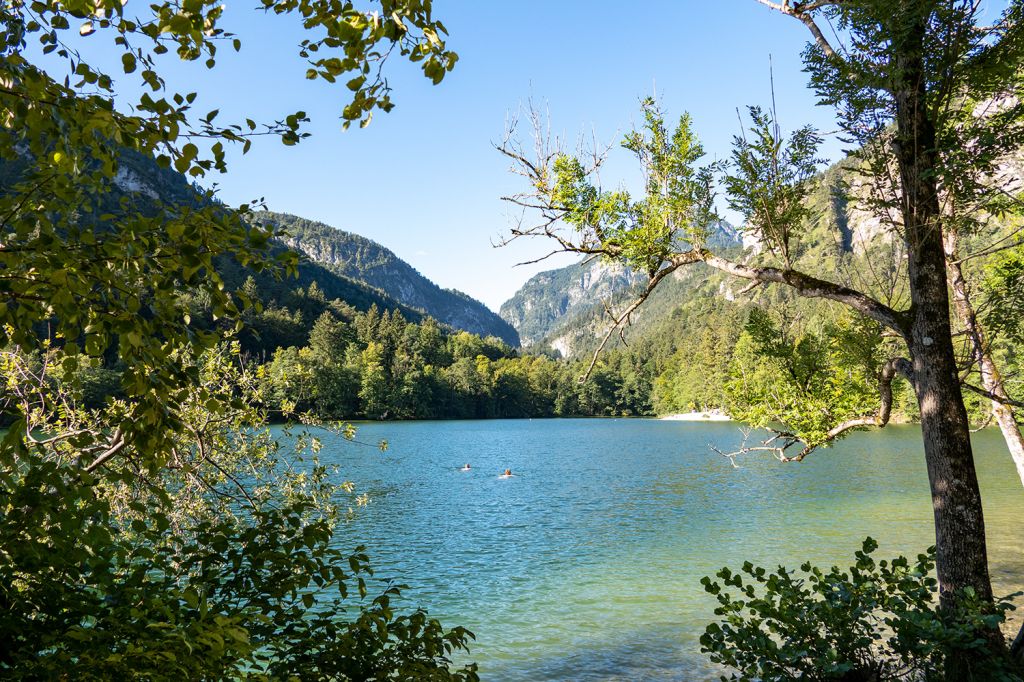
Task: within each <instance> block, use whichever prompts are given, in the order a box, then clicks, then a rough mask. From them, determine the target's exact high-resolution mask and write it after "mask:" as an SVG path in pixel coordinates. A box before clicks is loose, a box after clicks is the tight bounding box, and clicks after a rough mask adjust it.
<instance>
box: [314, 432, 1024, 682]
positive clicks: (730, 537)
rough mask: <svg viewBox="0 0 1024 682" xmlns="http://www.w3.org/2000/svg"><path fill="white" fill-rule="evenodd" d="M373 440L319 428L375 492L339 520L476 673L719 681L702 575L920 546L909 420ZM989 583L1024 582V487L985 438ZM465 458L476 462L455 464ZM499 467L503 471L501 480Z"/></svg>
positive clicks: (920, 482) (979, 444)
mask: <svg viewBox="0 0 1024 682" xmlns="http://www.w3.org/2000/svg"><path fill="white" fill-rule="evenodd" d="M358 437H359V439H360V440H362V441H370V442H372V441H375V440H377V439H381V438H383V439H387V440H388V441H389V443H390V449H389V450H388V451H387V452H385V453H377V452H375V451H373V450H371V449H370V448H363V447H359V446H356V445H353V444H351V443H346V442H344V441H343V440H341V439H340V438H337V439H335V438H334V437H330V436H328V437H325V438H324V444H325V448H324V452H323V453H322V455H321V456H322V458H323V459H324V460H326V461H329V462H333V463H337V464H339V465H340V466H341V468H342V473H343V475H344V477H345V478H347V479H350V480H352V481H353V482H355V484H356V486H357V491H358V492H361V493H368V494H369V496H370V503H369V504H368V505H367V506H366V507H363V508H360V509H358V510H357V511H356V514H355V517H354V518H353V520H352V521H350V522H349V523H347V524H346V525H345V526H344V527H343V528H342V529H341V531H340V532H339V535H338V538H337V541H338V543H339V546H340V547H342V548H345V549H351V548H352V547H354V546H355V545H357V544H365V545H366V546H367V547H368V549H369V553H370V559H371V562H372V564H373V565H374V567H375V569H376V571H377V574H376V577H378V578H393V579H395V580H396V581H398V582H401V583H405V584H408V585H409V586H410V589H409V590H408V591H407V592H406V593H405V596H404V598H403V603H404V606H405V608H406V609H411V608H412V607H415V606H424V607H426V608H427V609H428V610H429V611H430V613H431V615H432V616H435V617H438V618H440V619H442V622H443V623H445V624H446V625H448V626H452V625H456V624H458V625H463V626H465V627H467V628H469V629H470V630H472V631H473V632H474V633H475V634H476V636H477V640H476V643H475V645H474V646H473V649H472V654H471V656H470V657H469V659H470V660H474V661H476V662H478V663H479V664H480V672H481V676H482V679H484V680H496V681H502V682H504V681H506V680H507V681H510V682H517V681H526V680H530V681H534V680H538V681H539V680H581V681H597V680H601V681H610V680H705V679H715V672H714V671H713V670H712V668H711V667H710V665H709V664H708V662H707V661H706V659H705V657H704V656H703V655H702V654H701V653H700V646H699V644H698V638H699V637H700V634H701V633H702V632H703V629H704V626H705V625H706V624H707V623H708V622H709V621H710V620H711V619H712V617H713V614H712V609H713V608H714V602H713V599H712V598H711V597H709V596H708V595H706V594H705V593H704V592H703V590H702V588H701V585H700V578H701V577H702V576H704V575H710V574H713V573H714V572H715V571H716V570H718V569H719V568H720V567H722V566H725V565H728V566H731V567H739V566H740V565H741V564H742V563H743V561H745V560H748V559H749V560H751V561H754V562H755V563H761V564H762V565H766V566H775V565H778V564H780V563H781V564H785V565H788V566H790V567H794V568H795V567H796V566H797V565H799V564H800V563H801V562H803V561H805V560H811V561H813V562H817V563H821V564H828V565H832V564H833V563H839V564H840V565H844V566H845V565H849V564H850V563H852V556H853V552H854V551H855V550H856V549H858V548H859V546H860V543H861V541H862V540H863V538H864V537H865V536H867V535H871V536H873V537H875V538H876V539H878V540H879V542H880V544H881V548H880V550H879V552H878V553H877V554H876V556H878V557H886V556H891V555H895V554H897V553H908V554H916V553H918V552H919V551H921V550H923V549H924V548H925V547H927V546H928V545H930V544H932V542H933V541H934V538H933V535H932V533H933V531H932V512H931V503H930V497H929V493H928V484H927V478H926V474H925V466H924V460H923V454H922V451H921V441H920V433H919V431H918V430H917V428H916V427H911V426H902V427H889V428H888V429H885V430H884V431H878V432H868V433H860V434H855V435H853V436H851V437H850V438H848V439H847V440H845V441H843V442H842V443H840V444H839V445H837V446H836V447H834V448H831V449H828V450H822V451H819V452H817V453H815V454H814V455H812V456H811V457H809V458H808V459H807V460H806V461H804V462H803V463H800V464H786V465H783V464H780V463H779V462H777V461H776V460H773V459H771V458H769V457H766V456H754V455H752V456H748V457H747V458H746V459H742V460H740V462H739V463H740V465H741V466H740V468H738V469H736V468H733V467H732V466H731V465H730V463H729V461H728V460H727V459H725V458H723V457H722V456H720V455H717V454H715V453H714V452H713V451H712V450H711V449H710V448H709V444H714V445H716V446H718V447H720V448H722V449H729V448H735V447H736V446H738V445H739V443H740V441H741V434H740V433H739V431H738V429H737V426H736V425H735V424H729V423H719V424H708V423H687V422H670V421H658V420H650V419H578V420H576V419H566V420H515V421H513V420H509V421H464V422H404V423H373V424H362V425H360V426H359V434H358ZM975 447H976V450H977V460H978V466H979V472H980V476H981V481H982V493H983V496H984V499H985V513H986V522H987V524H988V535H989V551H990V559H991V565H992V572H993V580H994V582H995V586H996V589H997V592H999V593H1001V594H1002V593H1009V592H1012V591H1015V590H1017V589H1020V588H1021V587H1022V586H1024V531H1022V529H1021V524H1020V510H1021V509H1022V503H1024V488H1022V487H1021V484H1020V480H1019V479H1018V478H1017V475H1016V473H1015V471H1014V468H1013V465H1012V463H1011V462H1010V459H1009V455H1008V454H1006V451H1005V449H1004V446H1003V443H1002V441H1001V438H1000V435H999V432H998V431H997V430H994V429H988V430H986V431H985V432H983V433H980V434H977V435H976V437H975ZM467 462H469V463H470V464H471V465H472V471H470V472H461V471H459V470H458V469H459V467H461V466H462V465H464V464H465V463H467ZM509 467H510V468H511V469H512V470H513V472H514V474H515V476H514V477H513V478H511V479H501V478H499V477H498V475H499V474H500V473H501V471H503V470H504V469H505V468H509Z"/></svg>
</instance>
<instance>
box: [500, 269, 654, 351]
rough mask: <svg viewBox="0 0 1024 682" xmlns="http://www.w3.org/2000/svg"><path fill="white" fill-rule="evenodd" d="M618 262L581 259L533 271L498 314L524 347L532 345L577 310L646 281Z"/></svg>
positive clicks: (587, 307)
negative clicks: (516, 333) (561, 265)
mask: <svg viewBox="0 0 1024 682" xmlns="http://www.w3.org/2000/svg"><path fill="white" fill-rule="evenodd" d="M646 279H647V277H646V275H640V274H637V273H635V272H633V271H631V270H630V269H629V268H626V267H624V266H622V265H618V264H612V263H607V262H603V261H601V260H599V259H598V260H591V261H583V262H581V263H577V264H575V265H570V266H567V267H564V268H560V269H558V270H549V271H547V272H542V273H540V274H538V275H534V276H533V277H532V278H531V279H530V280H529V281H528V282H527V283H526V284H524V285H523V287H522V288H521V289H520V290H519V291H518V292H516V295H515V296H513V297H512V298H511V299H509V300H508V301H506V302H505V303H504V304H502V306H501V310H500V314H501V317H502V318H503V319H504V320H505V321H506V322H508V323H509V324H511V325H512V326H513V327H515V328H516V330H517V331H518V332H519V338H520V339H521V341H522V343H523V346H524V347H529V346H531V345H535V344H537V343H539V342H540V341H541V340H543V339H544V338H545V337H547V336H549V335H551V334H552V333H553V332H555V331H557V329H558V328H560V327H562V326H564V325H565V324H566V323H567V322H568V321H570V320H571V319H573V318H575V317H576V316H577V315H579V314H580V313H583V312H586V311H589V310H590V309H592V308H594V307H595V306H600V304H601V301H602V300H606V299H608V298H610V297H611V296H613V295H615V294H617V293H618V292H621V291H626V290H629V289H631V288H633V287H634V286H636V285H637V284H639V283H642V282H644V281H646Z"/></svg>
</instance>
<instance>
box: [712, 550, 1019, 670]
mask: <svg viewBox="0 0 1024 682" xmlns="http://www.w3.org/2000/svg"><path fill="white" fill-rule="evenodd" d="M877 548H878V544H877V543H876V542H875V541H874V540H873V539H871V538H867V539H866V540H864V544H863V547H862V549H861V550H860V551H858V552H856V554H855V557H856V563H855V564H854V565H853V566H851V567H850V568H849V569H846V570H842V569H840V568H839V567H835V566H834V567H832V568H831V569H830V570H827V571H825V570H822V569H821V568H818V567H816V566H812V565H811V564H810V563H805V564H803V565H802V566H801V567H800V572H799V573H797V572H794V571H790V570H787V569H786V568H784V567H781V566H780V567H779V568H778V569H777V570H775V571H773V572H769V571H767V570H765V569H764V568H761V567H757V566H754V565H752V564H751V563H750V562H747V563H745V564H744V565H743V569H742V570H741V571H740V572H735V571H732V570H730V569H728V568H723V569H722V570H721V571H719V572H718V573H717V574H716V577H717V578H718V580H714V579H712V578H709V577H705V578H703V579H702V580H701V583H702V584H703V585H704V589H705V590H706V591H707V592H709V593H710V594H712V595H714V596H715V597H716V599H717V600H718V604H719V605H718V607H717V608H716V609H715V615H716V616H718V617H719V618H720V620H718V621H717V622H714V623H711V624H710V625H708V627H707V629H706V630H705V632H704V634H703V635H702V636H701V640H700V641H701V650H702V651H703V652H704V653H707V654H709V655H710V658H711V660H712V661H713V662H715V663H718V664H722V665H723V666H725V667H727V668H730V669H732V670H734V671H735V672H734V673H733V674H732V676H731V677H729V678H726V677H722V679H723V680H727V679H732V680H744V681H746V680H761V681H762V682H772V681H778V682H782V681H783V680H795V679H800V680H843V681H845V682H855V681H864V682H868V681H881V680H933V679H944V677H943V676H944V675H945V673H946V671H945V663H946V661H947V659H948V658H949V657H950V656H951V655H952V654H955V653H958V652H964V651H976V652H982V654H983V655H982V656H980V657H978V658H972V660H974V661H978V662H979V666H978V667H975V668H974V669H973V671H972V673H973V676H972V678H971V679H973V680H977V681H979V682H980V681H982V680H985V681H996V680H1002V681H1004V682H1013V681H1017V682H1019V681H1020V680H1022V679H1024V677H1022V671H1021V670H1020V669H1018V668H1015V664H1014V663H1012V662H1011V661H1010V660H1009V659H1008V658H999V657H993V656H991V655H990V654H988V653H986V651H987V646H988V640H987V639H986V632H988V631H990V629H991V628H998V627H999V626H1000V625H1001V624H1002V623H1003V622H1004V621H1005V619H1006V613H1007V611H1009V610H1011V609H1013V605H1012V604H1011V602H1010V600H1011V599H1012V598H1013V597H1015V596H1017V595H1012V596H1011V597H1008V598H1005V599H1002V600H997V602H996V603H995V605H994V606H993V605H991V604H986V603H985V602H984V601H982V600H981V599H978V598H977V596H976V595H974V594H973V593H972V592H971V591H970V590H968V591H966V592H965V593H964V594H963V595H962V598H961V599H958V600H957V602H956V607H954V608H951V609H940V608H939V604H938V583H937V581H936V580H935V578H934V575H933V572H934V568H935V550H934V548H929V550H928V551H927V552H926V553H924V554H920V555H918V557H917V559H916V561H913V562H912V561H910V560H908V559H907V558H905V557H902V556H900V557H897V558H896V559H892V560H884V559H883V560H880V561H876V560H875V558H874V557H873V556H872V554H873V552H874V551H875V550H876V549H877Z"/></svg>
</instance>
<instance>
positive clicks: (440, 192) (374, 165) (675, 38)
mask: <svg viewBox="0 0 1024 682" xmlns="http://www.w3.org/2000/svg"><path fill="white" fill-rule="evenodd" d="M226 1H227V2H228V4H229V6H228V10H227V12H226V14H225V21H224V23H223V24H222V26H223V27H224V28H226V29H227V30H229V31H232V32H234V33H236V34H237V35H238V37H240V38H241V39H242V41H243V48H242V51H241V52H240V53H239V54H238V55H234V54H228V53H227V51H225V52H223V53H222V54H223V58H222V59H221V62H220V64H219V65H218V67H217V68H216V69H215V70H213V71H210V72H207V71H206V70H205V69H204V68H202V67H201V66H200V65H188V66H179V65H177V64H172V63H170V61H168V63H167V73H168V75H169V79H168V80H169V81H170V82H171V84H172V85H174V86H177V87H178V88H179V89H183V90H197V91H198V92H199V93H200V98H199V101H198V102H197V105H196V110H197V111H200V112H205V111H207V110H209V109H214V108H220V109H221V115H220V118H219V119H218V122H223V121H225V120H227V119H229V118H230V117H231V116H232V115H234V116H235V117H236V118H237V117H240V116H248V117H251V118H254V119H257V120H260V119H263V120H268V119H273V118H280V117H283V116H284V115H286V114H289V113H292V112H294V111H295V110H298V109H302V110H305V111H306V112H307V113H308V114H309V115H310V117H311V118H312V119H313V123H312V125H311V126H310V128H309V130H310V131H311V132H312V133H313V136H312V138H310V139H308V140H306V141H304V142H302V143H301V144H300V145H298V146H295V147H285V146H284V145H282V144H280V142H278V141H275V140H272V139H265V140H262V141H260V142H258V143H256V144H255V145H254V147H253V149H252V151H250V153H249V154H247V155H245V156H241V155H233V156H232V157H231V167H230V170H229V172H228V173H227V174H226V175H218V176H216V177H211V178H209V180H211V181H215V182H216V183H217V184H218V186H219V188H220V189H219V191H220V195H221V197H222V199H224V200H225V201H226V202H228V203H230V204H239V203H242V202H246V201H249V200H250V199H253V198H256V197H263V198H265V200H266V202H267V204H268V206H269V208H270V209H272V210H276V211H283V212H288V213H295V214H298V215H301V216H303V217H306V218H310V219H315V220H320V221H323V222H326V223H328V224H331V225H334V226H336V227H339V228H342V229H346V230H350V231H352V232H356V233H358V234H361V235H364V236H366V237H369V238H371V239H374V240H376V241H378V242H380V243H382V244H384V245H385V246H387V247H388V248H390V249H392V250H393V251H395V252H396V253H397V254H398V255H399V256H400V257H401V258H403V259H405V260H407V261H408V262H410V263H411V264H412V265H413V266H414V267H416V268H417V269H418V270H419V271H420V272H421V273H423V274H424V275H426V276H427V277H429V278H430V279H432V280H434V281H435V282H437V283H438V284H440V285H441V286H443V287H451V288H456V289H460V290H462V291H465V292H467V293H469V294H470V295H472V296H474V297H476V298H479V299H480V300H482V301H483V302H484V303H486V304H487V305H488V306H490V307H491V308H493V309H495V310H497V308H498V306H499V305H500V304H501V303H502V302H503V301H504V300H506V299H507V298H509V297H510V296H511V295H512V294H513V293H515V291H516V290H517V289H518V288H519V286H521V285H522V283H523V282H525V281H526V279H528V278H529V277H530V276H531V275H533V274H534V273H536V272H538V271H540V270H544V269H549V268H551V267H557V266H559V265H562V264H564V263H566V262H568V260H566V259H563V260H551V261H548V262H547V264H542V265H536V266H529V267H519V268H515V267H513V266H514V264H515V263H517V262H519V261H523V260H528V259H531V258H535V257H537V256H539V255H541V254H543V253H545V252H546V251H547V250H549V245H547V244H544V243H541V242H539V241H534V242H532V243H528V242H517V243H515V244H513V245H511V246H508V247H504V248H501V249H496V248H493V247H492V242H493V241H496V240H497V239H499V238H500V237H501V236H502V234H503V233H505V232H506V231H507V229H508V226H509V224H510V222H509V220H510V216H509V210H508V207H507V206H506V205H505V204H504V203H503V202H502V201H501V200H500V196H501V195H503V194H509V193H512V192H515V191H516V190H517V189H518V188H519V185H518V183H517V178H516V177H514V176H512V175H511V174H509V173H508V170H507V163H506V161H505V160H504V159H503V158H502V157H501V156H500V155H499V154H498V153H497V152H496V151H495V150H494V148H493V143H494V142H497V141H499V140H500V139H501V136H502V133H503V129H504V126H505V121H506V118H507V116H508V115H509V114H510V112H514V111H516V110H517V108H519V106H520V104H521V103H522V102H524V101H525V100H526V99H527V98H530V97H532V98H533V99H534V100H536V101H539V102H543V103H545V105H546V107H547V109H548V110H549V111H550V116H551V122H552V128H553V130H554V132H556V133H559V134H561V135H563V136H564V137H566V138H567V139H569V140H575V138H576V137H577V136H578V135H579V134H580V133H582V132H585V133H587V134H588V135H589V134H591V132H593V133H594V134H595V135H596V136H597V138H598V140H600V141H602V142H604V143H610V142H615V141H617V140H619V139H620V138H621V136H622V134H623V133H624V132H625V131H626V130H628V129H629V128H630V127H631V125H632V124H633V122H634V121H636V120H637V118H638V109H639V107H638V102H639V100H640V99H641V98H642V97H644V96H646V95H649V94H651V93H652V92H653V91H654V89H655V88H656V91H657V95H658V97H659V99H660V100H661V101H662V104H663V106H664V109H665V111H666V113H667V114H668V116H669V117H670V118H673V119H674V118H675V117H677V116H678V115H679V114H681V113H683V112H684V111H689V112H690V113H691V115H692V116H693V120H694V125H695V128H696V130H697V132H698V134H699V135H700V137H701V139H702V140H703V142H704V144H705V147H706V149H707V151H708V153H709V154H708V155H709V158H715V157H717V158H721V157H724V156H727V155H728V153H729V145H730V141H731V139H732V136H733V135H735V134H736V133H737V132H738V131H739V123H738V121H737V116H736V108H737V107H745V106H746V105H749V104H759V105H763V106H767V105H769V104H770V101H771V89H770V85H769V73H770V72H769V56H771V57H772V59H773V63H774V73H775V91H776V99H777V102H778V112H779V116H780V120H781V121H782V124H783V126H784V127H785V128H788V129H792V128H793V127H796V126H799V125H803V124H805V123H812V124H814V125H816V126H818V127H819V128H820V129H821V130H822V131H823V132H826V133H829V132H833V131H834V123H833V120H832V117H831V113H830V111H829V110H828V109H824V108H822V107H817V106H815V99H814V96H813V94H812V93H811V92H809V91H808V90H807V88H806V74H804V73H803V72H802V71H801V62H800V52H801V50H802V49H803V46H804V45H805V43H806V41H807V33H806V29H805V28H804V27H803V26H802V25H800V24H799V23H798V22H796V21H794V20H792V19H790V18H788V17H784V16H782V15H779V14H777V13H774V12H772V11H770V10H769V9H767V8H765V7H763V6H762V5H760V4H758V3H757V2H755V0H715V1H710V2H706V1H703V0H700V1H698V0H675V1H672V0H660V1H651V2H621V0H619V1H617V2H610V1H604V0H589V1H585V0H571V1H570V0H543V1H542V0H517V1H516V2H494V1H490V0H435V2H434V8H435V14H436V16H437V17H438V18H440V19H441V20H442V21H443V22H444V23H445V24H446V25H447V27H448V30H449V33H450V38H449V45H450V47H451V48H452V49H454V50H455V51H457V52H458V53H459V56H460V61H459V64H458V66H457V67H456V69H455V71H454V72H452V73H451V74H449V75H448V77H447V78H446V79H445V81H444V82H443V83H442V84H441V85H439V86H432V85H430V83H429V82H428V81H427V80H426V79H424V78H422V77H421V76H420V75H419V71H418V69H417V68H416V66H415V65H411V64H408V63H403V62H400V61H399V60H397V59H395V60H394V62H393V63H391V64H390V65H389V67H390V74H389V75H390V80H391V83H392V85H393V86H394V88H395V93H394V98H395V101H396V102H397V106H396V108H395V109H394V111H393V112H392V113H390V114H386V115H384V114H378V115H377V116H376V117H375V118H374V121H373V123H372V125H370V126H369V127H368V128H366V129H362V130H357V129H353V130H350V131H347V132H343V131H342V130H341V125H340V119H339V113H340V111H341V107H342V105H343V103H344V102H343V100H344V95H345V90H344V87H343V86H341V87H337V86H329V85H327V84H326V83H323V82H315V83H313V82H309V81H306V80H305V79H304V72H305V65H304V62H303V60H302V59H300V58H299V57H298V56H297V55H296V48H295V46H296V45H297V43H298V42H299V40H300V39H301V35H302V32H301V28H300V26H299V25H298V22H297V21H296V20H295V18H294V17H274V16H269V17H268V16H264V15H263V14H262V13H260V12H257V11H253V10H251V9H249V8H250V7H251V6H253V5H254V4H255V3H251V0H250V2H239V3H238V4H237V5H236V4H234V3H233V2H232V0H226ZM357 4H359V3H357ZM88 40H91V38H90V39H87V41H88ZM87 41H85V42H86V43H87ZM83 47H86V45H85V44H84V45H83ZM97 47H99V46H98V44H97ZM85 52H86V56H87V58H88V52H87V51H85ZM840 147H841V145H840V144H839V142H838V141H836V140H835V139H834V138H830V139H829V140H828V141H827V142H826V147H825V152H826V153H827V155H829V156H832V157H835V156H837V155H838V153H839V151H840ZM619 177H621V178H623V181H624V182H626V183H627V184H628V183H630V182H635V177H636V176H635V169H634V168H633V167H632V166H631V165H630V164H629V163H628V159H626V158H625V157H624V156H621V155H618V154H613V157H612V159H611V162H610V165H609V166H608V170H607V171H606V172H605V173H604V174H603V180H604V182H605V183H606V184H608V185H611V184H616V179H617V178H619ZM206 184H209V183H206ZM546 247H548V248H546Z"/></svg>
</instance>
